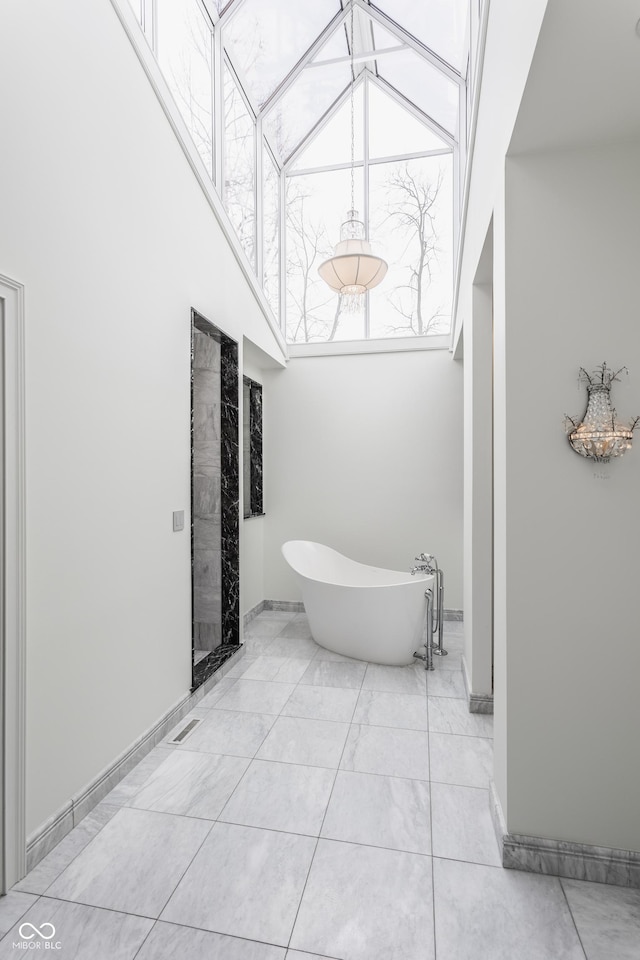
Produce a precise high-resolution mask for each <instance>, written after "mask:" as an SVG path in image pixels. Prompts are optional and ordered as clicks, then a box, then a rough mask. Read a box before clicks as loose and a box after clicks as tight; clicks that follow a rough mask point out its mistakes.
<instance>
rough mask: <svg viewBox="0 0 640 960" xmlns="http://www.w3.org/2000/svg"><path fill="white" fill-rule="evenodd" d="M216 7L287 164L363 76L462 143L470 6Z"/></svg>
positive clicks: (356, 0)
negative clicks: (354, 81) (460, 119)
mask: <svg viewBox="0 0 640 960" xmlns="http://www.w3.org/2000/svg"><path fill="white" fill-rule="evenodd" d="M211 3H212V0H209V5H211ZM215 6H216V8H217V11H218V13H219V15H220V21H221V23H220V25H221V27H222V31H221V35H222V44H223V47H224V50H225V53H226V56H227V58H228V61H229V63H230V64H231V66H232V69H233V71H234V72H235V74H236V76H237V78H238V81H239V82H240V84H241V86H242V88H243V90H244V92H245V95H246V96H247V98H248V100H249V102H250V105H251V107H252V109H253V111H254V113H255V115H256V116H257V117H258V118H259V119H261V120H262V122H263V129H264V131H265V133H266V134H267V136H268V137H269V140H270V143H271V145H272V147H273V149H274V151H275V152H276V153H277V155H278V158H279V160H280V162H281V163H284V162H286V161H287V160H288V159H289V158H290V157H291V156H292V154H294V153H295V152H296V151H297V150H299V148H300V147H301V145H303V144H304V142H305V141H306V139H307V138H308V137H309V135H310V134H311V133H312V131H313V130H314V128H315V126H316V125H317V124H318V123H319V122H320V121H321V120H322V119H323V118H325V117H326V116H327V114H328V113H330V112H331V111H332V110H333V109H335V108H336V107H338V106H339V105H340V103H341V102H342V101H343V100H344V98H345V97H347V96H348V93H349V89H350V86H351V82H352V77H353V79H358V78H359V76H360V75H361V74H362V73H363V72H364V71H369V73H370V74H371V75H372V76H375V77H376V79H377V81H378V83H379V85H380V86H381V87H382V88H383V89H384V88H387V89H388V90H389V92H391V93H393V94H394V95H396V96H398V97H400V98H401V99H402V101H403V102H404V103H405V104H406V106H407V107H409V108H410V109H412V111H414V113H415V115H416V116H418V117H419V118H421V119H424V120H425V121H426V122H428V124H429V126H431V127H432V129H433V130H434V131H435V132H436V133H438V132H439V133H441V134H442V135H443V136H444V137H445V139H448V140H450V141H451V140H454V139H455V138H456V136H457V125H458V112H459V102H460V88H461V81H462V78H463V76H464V75H465V73H466V61H465V62H463V61H464V60H465V53H464V51H465V49H466V45H465V41H466V35H465V31H466V24H467V0H429V2H426V0H423V2H417V0H376V3H375V4H374V3H370V2H369V0H342V2H340V0H313V2H309V3H305V5H304V9H303V11H302V10H300V7H299V6H298V5H297V4H294V3H292V2H291V0H269V2H265V0H230V2H228V3H226V4H224V3H223V2H222V0H218V2H216V3H215ZM352 12H353V23H352V22H351V18H352ZM352 29H353V58H354V65H353V74H352V69H351V62H350V60H351V54H352V44H351V32H352Z"/></svg>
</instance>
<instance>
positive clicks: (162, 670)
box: [0, 0, 278, 832]
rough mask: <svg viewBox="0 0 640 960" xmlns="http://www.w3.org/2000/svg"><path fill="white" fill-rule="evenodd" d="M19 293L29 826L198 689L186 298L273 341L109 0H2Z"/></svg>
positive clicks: (0, 169)
mask: <svg viewBox="0 0 640 960" xmlns="http://www.w3.org/2000/svg"><path fill="white" fill-rule="evenodd" d="M0 35H2V38H3V55H2V58H1V59H0V89H2V90H4V91H5V95H4V96H3V97H2V98H1V100H0V131H1V132H2V141H3V149H2V151H0V209H1V210H2V230H1V231H0V273H3V274H5V275H8V276H10V277H13V278H15V279H16V280H19V281H20V282H22V283H23V284H24V285H25V291H26V331H27V344H26V351H27V487H28V489H27V502H28V516H27V537H28V558H27V559H28V585H27V592H28V628H27V629H28V741H27V766H28V814H27V818H28V822H27V829H28V831H29V832H31V831H33V830H34V829H35V828H36V827H37V826H38V825H39V824H40V823H42V822H43V821H44V820H45V819H46V818H47V817H49V816H50V815H51V814H53V813H54V812H55V811H56V810H58V808H59V807H60V805H61V804H62V803H64V802H66V801H68V799H69V798H70V797H71V796H72V794H74V793H75V792H76V791H77V790H79V789H81V788H82V787H83V786H84V785H85V784H86V783H87V782H88V781H90V780H91V779H92V777H93V776H95V775H96V774H97V773H98V772H99V771H100V770H102V769H103V768H104V767H105V766H106V765H107V764H109V763H110V762H111V761H112V760H113V759H114V758H115V757H116V756H117V755H118V754H119V753H120V752H121V751H122V750H124V749H126V748H127V747H128V746H129V745H130V744H131V743H132V741H134V740H135V739H136V737H138V736H139V735H140V734H141V733H142V732H143V731H144V730H145V729H146V728H147V727H148V726H150V725H151V724H152V723H154V722H155V721H156V720H157V719H158V718H159V717H160V716H161V715H162V714H163V713H164V712H165V711H166V710H167V709H168V708H169V707H170V706H171V705H172V704H173V703H174V702H175V701H176V700H178V699H179V698H180V697H181V696H182V695H183V694H184V693H185V692H186V691H187V690H188V687H189V684H190V562H189V537H188V525H187V529H185V532H184V533H180V534H174V533H172V528H171V512H172V511H173V510H177V509H184V510H185V511H187V512H188V511H189V508H190V504H189V322H190V321H189V311H190V308H191V307H192V306H194V307H196V308H197V309H198V310H199V311H200V312H201V313H202V314H204V316H206V317H207V318H208V319H210V320H211V321H212V322H214V323H216V324H217V325H218V326H220V327H221V328H222V329H224V330H225V332H226V333H228V334H229V335H230V336H232V337H234V338H235V339H238V340H240V339H241V337H242V334H243V333H244V332H248V333H249V334H250V336H251V338H252V340H254V341H255V342H256V343H258V344H259V345H261V346H262V347H263V348H264V349H265V350H267V351H269V352H272V353H277V351H278V348H277V345H276V343H275V340H274V338H273V335H272V334H271V333H270V332H269V329H268V327H267V324H266V322H265V320H264V317H263V316H262V315H261V313H260V311H259V309H258V306H257V302H256V300H255V298H254V297H253V295H252V294H251V292H250V290H249V287H248V285H247V284H246V281H245V280H244V279H243V275H242V273H241V271H240V269H239V267H238V264H237V262H236V260H235V259H234V257H233V256H232V254H231V252H230V250H229V248H228V246H227V244H226V241H225V240H224V238H223V236H222V233H221V230H220V228H219V226H218V223H217V221H216V219H215V218H214V215H213V213H212V210H211V207H210V206H209V205H208V203H207V202H206V201H205V198H204V195H203V193H202V191H201V189H200V187H199V185H198V183H197V181H196V179H195V177H194V175H193V172H192V170H191V169H190V167H189V165H188V163H187V161H186V159H185V156H184V154H183V151H182V149H181V147H180V146H179V144H178V141H177V139H176V137H175V135H174V133H173V132H172V130H171V128H170V126H169V124H168V122H167V119H166V117H165V115H164V114H163V112H162V110H161V108H160V106H159V104H158V101H157V99H156V97H155V96H154V94H153V92H152V90H151V87H150V86H149V83H148V81H147V78H146V77H145V75H144V73H143V71H142V69H141V66H140V64H139V61H138V60H137V58H136V56H135V54H134V51H133V49H132V47H131V45H130V43H129V41H128V39H127V38H126V36H125V34H124V32H123V30H122V27H121V25H120V23H119V21H118V19H117V17H116V15H115V12H114V10H113V8H112V6H111V4H110V3H109V0H84V2H83V3H77V2H74V0H59V2H58V3H56V4H37V5H34V4H28V3H24V2H22V0H5V2H4V3H3V4H2V5H1V6H0Z"/></svg>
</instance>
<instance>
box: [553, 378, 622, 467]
mask: <svg viewBox="0 0 640 960" xmlns="http://www.w3.org/2000/svg"><path fill="white" fill-rule="evenodd" d="M626 372H627V368H626V367H621V368H620V369H619V370H616V371H613V370H610V369H609V368H608V367H607V365H606V363H603V364H602V365H601V366H599V367H598V368H597V369H596V370H594V371H593V373H591V374H589V373H587V371H586V370H585V369H584V367H580V376H579V380H580V381H581V382H582V383H584V384H586V387H587V397H588V399H587V409H586V411H585V414H584V416H583V417H582V420H580V419H578V417H568V416H565V430H566V433H567V435H568V437H569V443H570V444H571V446H572V448H573V449H574V450H575V452H576V453H579V454H580V456H581V457H590V458H591V459H592V460H596V461H598V462H599V463H608V462H609V460H610V459H611V458H612V457H621V456H622V455H623V454H624V453H626V451H627V450H630V449H631V438H632V436H633V431H634V430H635V428H636V425H637V424H638V422H639V421H640V417H635V418H634V419H633V420H630V421H629V422H628V423H622V422H621V421H620V420H618V419H617V414H616V411H615V409H614V407H613V406H612V405H611V384H612V383H614V381H616V380H618V381H619V380H620V374H621V373H626Z"/></svg>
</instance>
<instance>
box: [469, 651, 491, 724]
mask: <svg viewBox="0 0 640 960" xmlns="http://www.w3.org/2000/svg"><path fill="white" fill-rule="evenodd" d="M462 678H463V680H464V691H465V694H466V697H467V705H468V707H469V713H488V714H492V713H493V694H491V693H472V692H471V690H470V684H469V674H468V672H467V661H466V660H465V658H464V657H463V658H462Z"/></svg>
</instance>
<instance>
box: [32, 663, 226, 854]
mask: <svg viewBox="0 0 640 960" xmlns="http://www.w3.org/2000/svg"><path fill="white" fill-rule="evenodd" d="M243 656H244V647H243V646H240V647H239V648H238V651H237V653H234V654H233V656H231V657H229V659H228V660H227V661H226V662H225V663H224V664H223V665H222V667H220V669H219V670H218V671H216V673H215V674H214V675H213V676H212V677H209V679H208V680H206V681H205V683H203V684H202V686H200V687H198V689H197V690H195V691H194V692H193V693H190V694H187V696H185V697H183V698H182V699H181V700H179V701H178V703H176V704H174V706H173V707H171V708H170V709H169V710H168V711H167V713H165V714H164V716H162V717H161V718H160V720H158V722H157V723H155V724H154V725H153V726H152V727H150V728H149V729H148V730H147V731H145V733H143V734H142V736H141V737H139V738H138V739H137V740H136V741H135V743H134V744H133V745H132V746H131V747H129V749H128V750H125V751H124V752H123V753H121V754H120V756H119V757H116V759H115V760H114V761H113V763H111V764H109V766H108V767H106V768H105V769H104V770H103V771H102V772H101V773H99V774H98V775H97V776H96V777H94V779H93V780H92V781H91V783H89V784H88V785H87V786H86V787H85V788H84V789H83V790H80V791H79V792H78V793H76V794H75V796H73V797H72V798H71V799H70V800H68V801H67V802H66V803H65V804H63V806H62V807H61V808H60V810H59V811H58V812H57V813H55V814H54V815H53V816H52V817H50V818H49V820H47V821H46V822H45V823H43V824H42V825H41V826H40V827H38V828H37V829H36V830H34V831H33V833H32V834H31V835H30V836H29V837H28V838H27V873H28V872H29V871H30V870H33V868H34V867H35V866H36V865H37V864H38V863H39V862H40V861H41V860H42V859H43V858H44V857H46V855H47V854H48V853H50V852H51V851H52V850H53V848H54V847H55V846H56V845H57V844H58V843H59V842H60V841H61V840H62V839H63V838H64V837H65V836H66V835H67V834H68V833H69V832H70V831H71V830H72V829H73V828H74V827H77V826H78V824H79V823H80V821H81V820H82V819H83V818H84V817H86V815H87V814H88V813H90V811H91V810H93V808H94V807H95V806H97V804H99V803H100V801H101V800H103V799H104V797H106V795H107V794H108V793H109V792H110V791H111V790H112V789H113V788H114V787H115V786H116V785H117V784H118V783H119V782H120V781H121V780H122V779H123V778H124V777H126V775H127V774H128V773H130V772H131V770H133V768H134V767H135V766H136V764H138V763H139V762H140V760H142V759H143V757H145V756H146V755H147V754H148V753H149V752H150V751H151V750H152V749H153V747H155V746H156V745H157V744H158V743H160V741H161V740H163V739H164V738H165V737H166V735H167V733H168V732H169V730H171V728H172V727H173V726H175V724H176V723H179V722H180V720H182V718H183V717H184V716H186V714H187V713H189V712H190V711H191V710H193V708H194V707H195V706H196V704H197V703H198V702H199V701H200V700H202V698H203V697H204V696H206V695H207V694H208V693H210V691H211V690H213V688H214V687H215V685H216V684H217V683H219V682H220V680H222V678H223V677H224V676H225V674H227V673H228V672H229V670H230V669H231V668H232V667H233V665H234V664H235V663H237V662H238V660H240V659H242V657H243Z"/></svg>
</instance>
